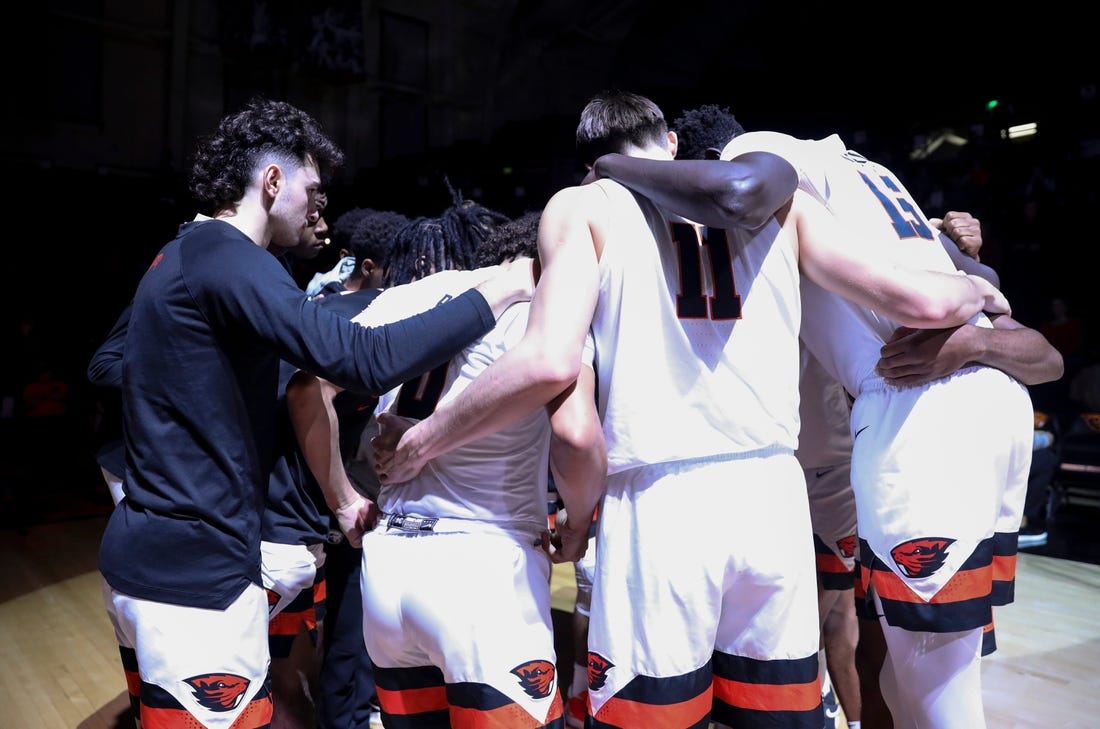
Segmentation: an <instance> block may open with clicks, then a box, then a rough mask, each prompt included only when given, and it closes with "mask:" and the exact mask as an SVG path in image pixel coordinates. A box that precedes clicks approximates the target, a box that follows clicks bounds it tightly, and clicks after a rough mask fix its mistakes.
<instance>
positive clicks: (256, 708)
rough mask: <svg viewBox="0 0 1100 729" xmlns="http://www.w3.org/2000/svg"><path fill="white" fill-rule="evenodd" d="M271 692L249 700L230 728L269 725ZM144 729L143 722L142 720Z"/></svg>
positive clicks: (261, 728) (263, 728)
mask: <svg viewBox="0 0 1100 729" xmlns="http://www.w3.org/2000/svg"><path fill="white" fill-rule="evenodd" d="M271 710H272V706H271V694H267V693H265V694H264V697H263V698H262V699H259V698H257V699H253V700H252V701H250V702H249V704H248V706H247V707H245V710H244V711H243V712H241V715H240V716H238V717H237V720H236V721H235V722H233V724H232V725H231V726H230V729H265V728H266V727H270V726H271ZM142 729H145V722H144V721H143V722H142Z"/></svg>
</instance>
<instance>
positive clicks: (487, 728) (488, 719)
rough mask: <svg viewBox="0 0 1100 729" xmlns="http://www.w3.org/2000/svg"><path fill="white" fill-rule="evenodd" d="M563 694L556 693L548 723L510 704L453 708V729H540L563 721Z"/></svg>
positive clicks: (548, 715)
mask: <svg viewBox="0 0 1100 729" xmlns="http://www.w3.org/2000/svg"><path fill="white" fill-rule="evenodd" d="M562 714H563V708H562V702H561V693H560V692H558V691H555V692H554V702H553V704H552V705H551V706H550V713H549V714H547V715H546V721H545V722H541V721H539V720H538V719H536V718H535V717H533V716H531V715H530V714H529V713H527V710H526V709H524V708H523V707H522V706H520V705H519V704H513V703H508V704H505V705H504V706H500V707H498V708H496V709H488V710H481V709H472V708H466V707H462V706H452V707H451V729H540V728H541V727H545V726H548V725H549V724H550V723H552V722H555V721H557V720H559V719H561V717H562Z"/></svg>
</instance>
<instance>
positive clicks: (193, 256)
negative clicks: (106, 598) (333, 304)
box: [99, 220, 494, 609]
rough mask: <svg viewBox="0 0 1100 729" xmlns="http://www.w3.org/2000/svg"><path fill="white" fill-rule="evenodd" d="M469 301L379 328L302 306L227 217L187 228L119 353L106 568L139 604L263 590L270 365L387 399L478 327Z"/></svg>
mask: <svg viewBox="0 0 1100 729" xmlns="http://www.w3.org/2000/svg"><path fill="white" fill-rule="evenodd" d="M493 324H494V318H493V316H492V312H491V311H490V309H489V307H488V305H487V303H486V301H485V299H484V298H483V297H482V296H481V295H480V294H478V293H476V292H468V293H466V294H463V295H462V296H459V297H456V298H455V299H453V300H452V301H450V302H448V303H446V304H443V305H441V306H439V307H436V308H435V309H433V310H431V311H428V312H425V313H424V314H421V315H419V316H416V317H412V318H410V319H407V320H405V321H402V322H398V323H396V324H393V325H389V326H386V327H375V328H370V329H368V328H364V327H361V326H359V325H357V324H353V323H351V322H349V321H347V320H346V319H343V318H342V317H340V316H338V315H336V314H334V313H332V312H330V311H328V310H327V309H326V308H323V307H320V306H318V305H317V304H315V303H313V302H310V301H308V300H307V299H306V298H305V297H303V295H302V291H301V289H299V288H298V286H297V285H296V284H295V282H294V280H293V279H292V278H291V277H290V275H289V274H288V273H287V271H286V269H285V268H283V267H282V266H281V265H280V264H279V262H278V261H277V260H276V259H275V258H274V257H273V256H271V255H270V254H269V253H267V252H266V251H265V250H263V249H262V248H260V247H259V246H257V245H255V244H254V243H253V242H252V240H250V239H249V238H248V237H247V236H245V235H244V234H243V233H241V232H240V231H238V230H237V229H236V228H234V227H233V226H231V225H229V224H227V223H225V222H224V221H220V220H210V221H203V222H195V223H189V224H187V225H185V226H183V228H182V229H181V231H180V234H179V235H178V236H177V237H176V238H175V239H174V240H173V241H171V242H170V243H168V245H166V246H165V247H164V248H163V249H161V251H160V253H158V254H157V256H156V258H155V259H154V261H153V263H152V265H151V266H150V268H149V270H148V271H147V272H146V274H145V275H144V276H143V278H142V280H141V282H140V284H139V285H138V289H137V293H136V294H135V296H134V301H133V305H132V310H131V314H130V321H129V325H128V327H127V333H126V340H125V344H124V350H123V358H122V401H123V417H124V424H125V432H124V435H125V438H126V461H127V462H126V474H125V477H126V481H125V485H124V488H125V491H126V498H125V499H124V500H123V501H122V502H121V504H120V505H119V506H118V507H117V508H116V509H115V511H114V512H113V513H112V515H111V518H110V520H109V522H108V524H107V529H106V531H105V533H104V536H103V541H102V544H101V546H100V554H99V567H100V571H101V572H102V573H103V575H104V577H105V579H106V580H107V582H108V583H109V584H110V585H111V586H112V587H114V588H115V589H117V590H119V591H121V592H124V593H127V594H129V595H133V596H135V597H139V598H143V599H148V600H154V601H158V602H168V603H174V604H178V605H189V606H194V607H206V608H214V609H222V608H224V607H226V606H228V605H229V604H230V603H232V601H233V600H234V599H236V597H237V596H238V595H240V593H241V591H243V590H244V589H245V587H247V585H248V583H250V582H252V583H256V584H259V583H260V549H259V542H260V514H261V510H262V509H263V503H264V495H265V490H266V488H267V485H268V475H269V472H270V469H271V466H272V454H273V440H274V422H275V412H274V411H275V407H276V402H277V395H278V374H279V360H280V359H283V360H286V361H287V362H290V363H291V364H293V365H295V366H297V367H299V368H301V369H304V370H307V371H309V372H314V373H316V374H318V375H319V376H321V377H324V378H326V379H328V380H330V381H332V382H334V383H336V384H337V385H340V386H341V387H345V388H348V389H352V390H358V391H365V392H368V393H382V392H385V391H386V390H388V389H389V388H391V387H394V386H396V385H397V384H399V383H401V382H403V381H404V380H406V379H408V378H409V377H411V376H412V375H414V374H416V373H420V372H424V371H427V370H429V369H431V368H433V367H435V366H437V365H438V364H440V363H442V362H444V361H446V360H447V359H449V358H450V357H451V356H452V355H453V354H454V353H456V352H458V351H459V350H461V349H462V347H463V346H465V345H466V344H468V343H469V342H470V341H472V340H474V339H475V338H477V337H479V336H481V335H482V334H484V333H485V332H487V331H488V330H489V329H490V328H491V327H492V326H493Z"/></svg>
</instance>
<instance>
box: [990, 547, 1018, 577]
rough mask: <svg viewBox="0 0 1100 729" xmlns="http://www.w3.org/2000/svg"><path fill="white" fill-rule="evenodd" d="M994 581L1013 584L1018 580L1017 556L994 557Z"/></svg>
mask: <svg viewBox="0 0 1100 729" xmlns="http://www.w3.org/2000/svg"><path fill="white" fill-rule="evenodd" d="M993 579H994V580H997V581H998V582H1012V581H1013V580H1015V579H1016V555H1015V554H1013V555H1011V556H1007V557H1006V556H998V555H993Z"/></svg>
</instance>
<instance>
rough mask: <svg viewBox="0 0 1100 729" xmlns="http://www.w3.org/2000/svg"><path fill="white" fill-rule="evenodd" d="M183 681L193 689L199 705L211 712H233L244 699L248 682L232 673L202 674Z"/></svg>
mask: <svg viewBox="0 0 1100 729" xmlns="http://www.w3.org/2000/svg"><path fill="white" fill-rule="evenodd" d="M184 681H186V682H187V684H188V685H189V686H190V687H191V688H193V689H195V690H194V691H193V692H192V693H193V695H194V696H195V700H196V701H198V702H199V704H200V705H202V706H204V707H205V708H207V709H210V710H211V711H233V709H236V708H237V707H238V706H239V705H240V703H241V699H242V698H244V692H245V691H247V690H248V685H249V683H250V681H249V680H248V679H247V678H245V677H244V676H236V675H234V674H232V673H204V674H202V675H201V676H192V677H191V678H186V679H184Z"/></svg>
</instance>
